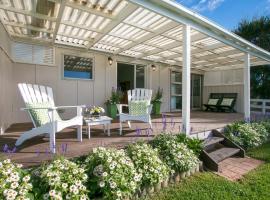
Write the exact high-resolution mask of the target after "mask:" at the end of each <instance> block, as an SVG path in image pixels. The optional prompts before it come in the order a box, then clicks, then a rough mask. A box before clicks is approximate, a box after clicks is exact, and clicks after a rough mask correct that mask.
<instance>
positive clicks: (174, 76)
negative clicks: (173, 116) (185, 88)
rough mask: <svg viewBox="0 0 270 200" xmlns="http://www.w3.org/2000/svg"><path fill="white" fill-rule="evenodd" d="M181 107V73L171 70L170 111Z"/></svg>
mask: <svg viewBox="0 0 270 200" xmlns="http://www.w3.org/2000/svg"><path fill="white" fill-rule="evenodd" d="M181 109H182V73H181V72H174V71H172V72H171V111H179V110H181Z"/></svg>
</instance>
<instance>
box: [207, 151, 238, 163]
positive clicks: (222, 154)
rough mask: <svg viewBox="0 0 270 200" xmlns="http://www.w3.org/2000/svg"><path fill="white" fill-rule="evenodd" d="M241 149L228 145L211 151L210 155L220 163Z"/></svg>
mask: <svg viewBox="0 0 270 200" xmlns="http://www.w3.org/2000/svg"><path fill="white" fill-rule="evenodd" d="M239 151H240V149H237V148H228V147H222V148H220V149H217V150H215V151H213V152H211V153H209V157H210V158H211V159H212V160H214V161H215V162H217V163H219V162H221V161H222V160H225V159H226V158H229V157H231V156H233V155H235V154H237V153H238V152H239Z"/></svg>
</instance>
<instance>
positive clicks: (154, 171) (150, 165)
mask: <svg viewBox="0 0 270 200" xmlns="http://www.w3.org/2000/svg"><path fill="white" fill-rule="evenodd" d="M127 153H128V155H129V157H130V158H131V160H132V161H133V163H134V165H135V168H136V170H137V171H138V172H139V173H140V174H142V179H141V185H142V186H143V187H145V186H149V185H150V186H153V185H155V184H157V183H160V182H161V181H162V180H164V179H165V178H166V177H168V175H169V169H168V167H167V166H166V164H165V163H163V162H162V160H160V158H159V154H158V151H157V149H153V148H152V147H151V146H150V145H148V144H146V143H143V142H139V143H136V144H131V145H129V146H128V148H127Z"/></svg>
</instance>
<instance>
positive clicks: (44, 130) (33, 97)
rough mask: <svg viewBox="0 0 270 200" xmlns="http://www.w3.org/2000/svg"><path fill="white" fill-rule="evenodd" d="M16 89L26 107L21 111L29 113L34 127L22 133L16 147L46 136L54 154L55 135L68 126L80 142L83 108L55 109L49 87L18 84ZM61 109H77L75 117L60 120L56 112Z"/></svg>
mask: <svg viewBox="0 0 270 200" xmlns="http://www.w3.org/2000/svg"><path fill="white" fill-rule="evenodd" d="M18 87H19V90H20V92H21V95H22V97H23V100H24V102H25V106H26V108H22V110H25V111H27V112H28V113H29V115H30V117H31V120H32V121H33V124H34V126H35V127H34V128H33V129H32V130H30V131H26V132H24V133H23V134H22V135H21V136H20V137H19V138H18V140H17V141H16V144H15V145H16V146H19V145H21V144H22V143H23V142H24V141H26V140H29V139H31V138H33V137H35V136H38V135H48V136H49V138H50V150H51V152H52V153H55V152H56V146H55V145H56V142H55V134H56V133H57V132H59V131H61V130H63V129H64V128H67V127H70V126H76V127H77V139H78V140H79V141H80V142H81V141H82V125H83V116H82V107H83V106H59V107H56V106H55V103H54V99H53V92H52V88H50V87H46V86H42V85H32V84H26V83H19V84H18ZM63 108H65V109H66V108H77V116H75V117H74V118H72V119H70V120H62V119H61V118H60V116H59V115H58V112H57V110H58V109H63Z"/></svg>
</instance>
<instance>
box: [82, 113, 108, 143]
mask: <svg viewBox="0 0 270 200" xmlns="http://www.w3.org/2000/svg"><path fill="white" fill-rule="evenodd" d="M84 122H85V124H86V125H87V133H88V139H90V138H91V126H96V125H103V126H104V127H103V128H104V133H105V130H106V129H107V135H108V136H110V135H111V131H110V125H111V122H112V118H110V117H108V116H101V117H99V118H84Z"/></svg>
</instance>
